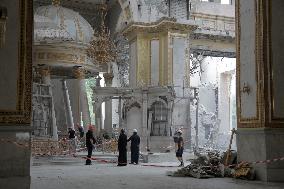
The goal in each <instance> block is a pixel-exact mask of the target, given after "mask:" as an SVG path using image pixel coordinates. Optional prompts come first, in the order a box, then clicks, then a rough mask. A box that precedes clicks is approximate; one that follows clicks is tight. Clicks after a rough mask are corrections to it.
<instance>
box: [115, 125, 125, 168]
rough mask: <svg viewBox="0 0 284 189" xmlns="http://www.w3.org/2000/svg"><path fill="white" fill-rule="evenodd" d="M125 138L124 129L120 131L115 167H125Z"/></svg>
mask: <svg viewBox="0 0 284 189" xmlns="http://www.w3.org/2000/svg"><path fill="white" fill-rule="evenodd" d="M126 147H127V136H126V134H125V131H124V129H121V131H120V135H119V138H118V152H119V154H118V164H117V166H126V165H127V148H126Z"/></svg>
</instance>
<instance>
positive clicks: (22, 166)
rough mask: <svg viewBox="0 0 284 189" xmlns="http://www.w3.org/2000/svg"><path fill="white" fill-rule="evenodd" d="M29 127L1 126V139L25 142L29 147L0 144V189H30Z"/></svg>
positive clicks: (7, 143) (9, 143)
mask: <svg viewBox="0 0 284 189" xmlns="http://www.w3.org/2000/svg"><path fill="white" fill-rule="evenodd" d="M30 131H31V128H30V127H29V126H0V138H1V139H4V140H5V139H9V140H12V141H18V142H21V143H22V142H23V141H24V142H25V144H27V145H28V146H27V147H23V146H17V145H15V144H14V143H11V142H2V141H1V142H0V154H1V155H0V188H1V189H2V188H3V189H4V188H7V189H8V188H9V189H18V188H21V189H29V188H30V182H31V178H30V158H31V147H30V146H31V145H30V144H29V143H30V139H31V135H30Z"/></svg>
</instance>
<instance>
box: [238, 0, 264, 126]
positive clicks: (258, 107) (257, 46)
mask: <svg viewBox="0 0 284 189" xmlns="http://www.w3.org/2000/svg"><path fill="white" fill-rule="evenodd" d="M258 1H259V0H254V2H255V7H254V11H255V12H254V14H255V19H256V24H255V52H256V53H255V66H256V69H255V70H256V72H255V75H256V82H257V86H256V87H257V88H256V116H255V117H251V118H243V117H242V105H241V104H242V97H241V93H242V89H241V68H240V66H241V63H240V36H241V25H240V0H236V9H235V10H236V39H237V40H236V41H237V44H236V46H237V53H236V55H237V65H236V71H237V74H236V76H237V117H238V123H239V124H238V127H240V128H241V127H252V125H255V126H260V124H257V123H260V122H261V121H262V120H261V119H262V116H261V109H262V103H263V102H262V100H261V91H260V86H261V82H260V81H259V76H260V70H259V69H260V61H261V59H260V53H262V50H261V45H260V43H259V40H260V29H259V28H260V27H261V25H260V21H259V19H260V18H259V15H258V14H259V8H260V5H259V4H258ZM250 123H253V124H251V125H250Z"/></svg>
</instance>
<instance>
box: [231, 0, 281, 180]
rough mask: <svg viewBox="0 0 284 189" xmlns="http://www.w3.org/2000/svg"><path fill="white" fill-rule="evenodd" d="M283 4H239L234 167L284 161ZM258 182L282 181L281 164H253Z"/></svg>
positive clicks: (257, 0)
mask: <svg viewBox="0 0 284 189" xmlns="http://www.w3.org/2000/svg"><path fill="white" fill-rule="evenodd" d="M283 10H284V1H281V0H276V1H274V0H273V1H265V0H255V1H246V0H237V1H236V15H237V93H238V95H237V110H238V130H237V147H238V161H247V162H254V161H260V160H273V159H275V158H276V159H277V158H281V157H284V148H283V145H284V99H283V95H284V88H283V82H284V77H283V75H284V66H283V58H284V56H283V52H282V50H281V49H282V48H281V47H283V45H284V43H283V41H284V37H283V35H282V31H283V30H284V24H282V22H281V21H280V20H279V18H282V17H283V16H284V13H283ZM254 168H255V170H256V176H257V179H260V180H263V181H269V182H270V181H271V182H273V181H282V182H283V181H284V177H283V174H284V162H283V161H276V162H273V163H270V164H268V163H265V164H255V165H254Z"/></svg>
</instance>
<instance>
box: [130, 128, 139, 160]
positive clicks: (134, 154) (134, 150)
mask: <svg viewBox="0 0 284 189" xmlns="http://www.w3.org/2000/svg"><path fill="white" fill-rule="evenodd" d="M129 141H131V147H130V149H131V163H130V164H136V165H137V164H138V159H139V145H140V137H139V136H138V134H137V130H136V129H134V130H133V135H132V136H131V137H130V138H129V139H128V140H127V142H129Z"/></svg>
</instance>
